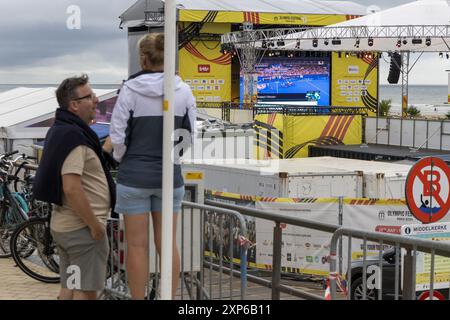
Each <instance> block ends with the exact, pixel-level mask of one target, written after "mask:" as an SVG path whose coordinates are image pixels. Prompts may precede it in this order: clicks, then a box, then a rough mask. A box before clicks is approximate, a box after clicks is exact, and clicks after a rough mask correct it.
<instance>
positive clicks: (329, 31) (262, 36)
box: [222, 25, 450, 51]
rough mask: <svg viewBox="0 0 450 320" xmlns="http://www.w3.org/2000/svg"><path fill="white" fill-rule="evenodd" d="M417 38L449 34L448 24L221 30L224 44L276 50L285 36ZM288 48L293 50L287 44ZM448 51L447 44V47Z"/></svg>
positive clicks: (313, 37) (309, 37) (449, 26)
mask: <svg viewBox="0 0 450 320" xmlns="http://www.w3.org/2000/svg"><path fill="white" fill-rule="evenodd" d="M370 38H374V39H383V38H395V39H419V38H424V39H426V38H430V39H433V38H438V39H442V38H450V25H442V26H433V25H423V26H373V27H371V26H354V27H323V28H309V29H305V28H288V29H265V30H264V29H259V30H253V31H251V32H249V31H238V32H231V33H228V34H224V35H223V36H222V43H223V44H233V45H234V46H235V47H236V48H239V47H240V46H241V45H243V44H246V43H248V42H260V43H262V42H263V41H266V43H270V42H274V47H277V48H276V49H277V50H283V46H282V45H280V46H278V45H277V44H276V43H275V42H277V41H279V42H282V41H286V40H315V39H317V40H327V39H329V40H330V41H332V40H333V39H336V40H338V39H340V40H344V39H370ZM289 50H292V48H290V49H289ZM449 51H450V48H449Z"/></svg>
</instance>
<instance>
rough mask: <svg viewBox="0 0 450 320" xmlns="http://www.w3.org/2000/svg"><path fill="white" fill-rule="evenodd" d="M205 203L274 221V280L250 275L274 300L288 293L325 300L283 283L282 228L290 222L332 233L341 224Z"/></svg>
mask: <svg viewBox="0 0 450 320" xmlns="http://www.w3.org/2000/svg"><path fill="white" fill-rule="evenodd" d="M205 203H206V204H208V205H212V206H217V207H222V208H226V209H229V210H233V211H237V212H239V213H241V214H242V215H246V216H250V217H255V218H260V219H264V220H268V221H273V222H274V223H275V227H274V229H273V248H272V259H273V260H272V261H273V262H272V266H273V268H272V280H271V281H269V280H266V279H263V278H261V277H257V276H254V275H248V276H247V279H248V281H249V282H253V283H257V284H259V285H261V286H264V287H267V288H271V289H272V296H271V297H272V300H280V294H281V293H282V292H283V293H287V294H290V295H292V296H295V297H298V298H302V299H308V300H324V297H323V296H319V295H317V294H313V293H310V292H307V291H306V290H301V289H298V288H293V287H292V286H287V285H284V284H281V247H282V241H283V239H282V228H281V224H282V223H283V224H288V225H293V226H297V227H305V228H310V229H314V230H319V231H323V232H328V233H330V237H331V235H332V234H333V233H334V232H335V231H336V230H338V229H339V228H340V226H339V225H334V224H328V223H321V222H316V221H312V220H308V219H299V218H294V217H290V216H287V215H281V214H279V213H278V212H271V211H262V210H258V209H254V208H246V207H241V206H237V205H233V204H228V203H222V202H217V201H211V200H205Z"/></svg>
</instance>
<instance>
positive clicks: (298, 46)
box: [295, 40, 300, 49]
mask: <svg viewBox="0 0 450 320" xmlns="http://www.w3.org/2000/svg"><path fill="white" fill-rule="evenodd" d="M295 49H300V40H297V44H296V45H295Z"/></svg>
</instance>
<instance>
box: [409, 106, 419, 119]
mask: <svg viewBox="0 0 450 320" xmlns="http://www.w3.org/2000/svg"><path fill="white" fill-rule="evenodd" d="M406 114H407V115H408V116H410V117H419V116H420V110H419V109H417V108H416V107H414V106H411V107H409V108H407V109H406Z"/></svg>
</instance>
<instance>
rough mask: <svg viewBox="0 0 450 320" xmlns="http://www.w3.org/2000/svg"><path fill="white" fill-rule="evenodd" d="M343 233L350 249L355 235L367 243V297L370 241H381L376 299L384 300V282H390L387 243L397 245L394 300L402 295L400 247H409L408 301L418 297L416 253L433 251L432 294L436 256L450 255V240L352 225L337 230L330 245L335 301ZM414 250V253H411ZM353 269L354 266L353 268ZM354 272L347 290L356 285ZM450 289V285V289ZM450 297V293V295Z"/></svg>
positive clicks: (405, 295) (349, 274) (405, 292)
mask: <svg viewBox="0 0 450 320" xmlns="http://www.w3.org/2000/svg"><path fill="white" fill-rule="evenodd" d="M342 236H348V248H349V250H350V248H351V242H352V238H356V239H362V240H363V241H364V243H363V248H364V252H363V262H362V263H363V265H362V275H361V279H362V287H361V289H362V299H363V300H365V299H367V289H368V285H367V278H368V277H367V269H368V262H367V252H366V247H367V241H373V242H376V243H378V244H379V247H380V249H379V255H378V264H377V265H376V266H377V268H378V271H377V272H379V274H377V275H376V276H377V278H376V279H375V281H376V282H377V283H375V284H374V285H372V288H376V292H375V291H374V292H373V293H374V294H377V296H373V298H374V299H379V300H382V299H383V296H384V295H383V282H386V280H385V279H383V269H384V268H383V252H382V248H383V246H384V245H393V246H394V247H395V251H394V252H395V258H394V259H395V269H394V274H395V277H394V280H393V281H394V288H395V289H394V299H395V300H398V299H399V297H400V288H399V285H400V270H399V267H400V249H406V250H407V253H406V255H405V258H404V266H403V268H404V270H405V271H404V277H403V292H402V298H403V299H407V300H415V299H416V283H415V281H416V256H417V252H424V253H431V258H430V259H431V260H430V264H431V270H430V272H429V273H430V283H429V288H430V290H429V292H430V297H433V292H434V288H433V286H434V276H435V258H436V255H439V256H445V257H450V244H449V243H443V242H438V241H430V240H423V239H418V238H411V237H406V236H400V235H395V234H386V233H380V232H369V231H363V230H356V229H350V228H341V229H339V230H337V231H336V232H335V233H334V234H333V237H332V239H331V246H330V257H331V261H330V289H331V292H330V294H331V300H334V299H336V279H337V270H336V269H337V264H336V258H339V255H338V253H337V245H338V241H342ZM411 253H412V254H411ZM348 259H349V261H348V266H351V262H352V261H351V254H349V255H348ZM350 270H352V269H350ZM352 273H353V272H347V284H348V285H347V291H349V292H350V289H351V284H352V276H353V275H352ZM449 281H450V279H449ZM446 290H448V288H447V289H446ZM348 299H351V295H350V294H349V295H348ZM449 299H450V296H449Z"/></svg>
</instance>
